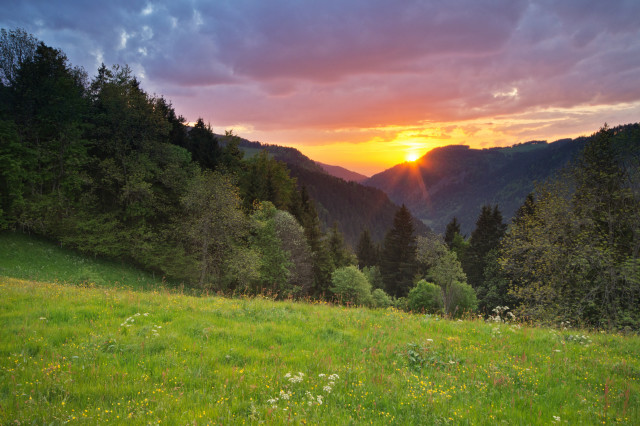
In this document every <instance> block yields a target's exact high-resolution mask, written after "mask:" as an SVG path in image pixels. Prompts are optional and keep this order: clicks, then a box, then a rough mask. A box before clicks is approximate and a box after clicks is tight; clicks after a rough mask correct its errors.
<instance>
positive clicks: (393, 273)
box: [380, 205, 416, 297]
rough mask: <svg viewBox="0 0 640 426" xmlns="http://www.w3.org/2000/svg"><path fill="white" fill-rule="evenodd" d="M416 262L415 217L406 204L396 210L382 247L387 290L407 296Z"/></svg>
mask: <svg viewBox="0 0 640 426" xmlns="http://www.w3.org/2000/svg"><path fill="white" fill-rule="evenodd" d="M415 263H416V236H415V234H414V227H413V218H412V217H411V214H410V213H409V210H408V209H407V208H406V206H404V205H403V206H402V207H401V208H400V209H398V211H397V212H396V215H395V217H394V219H393V227H392V228H391V229H390V230H389V232H388V233H387V236H386V237H385V239H384V245H383V248H382V256H381V263H380V269H381V272H382V278H383V280H384V283H385V287H386V289H387V292H388V293H389V294H391V295H393V296H395V297H401V296H406V295H407V294H408V292H409V289H410V288H411V284H412V280H413V275H414V272H415Z"/></svg>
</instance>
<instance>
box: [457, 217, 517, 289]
mask: <svg viewBox="0 0 640 426" xmlns="http://www.w3.org/2000/svg"><path fill="white" fill-rule="evenodd" d="M506 229H507V226H506V225H505V224H504V223H503V221H502V213H500V210H499V209H498V206H497V205H495V206H493V207H491V206H489V205H485V206H482V211H481V212H480V216H479V217H478V220H477V221H476V229H474V231H473V232H472V233H471V238H470V240H469V248H468V249H467V251H466V253H465V256H464V259H463V262H462V266H463V268H464V272H465V273H466V274H467V279H468V282H469V284H471V286H472V287H473V288H477V287H479V286H481V285H482V284H483V274H484V268H485V267H486V265H487V259H486V258H487V255H488V254H489V252H490V251H491V250H494V249H496V248H498V244H499V243H500V240H501V239H502V237H503V236H504V233H505V231H506Z"/></svg>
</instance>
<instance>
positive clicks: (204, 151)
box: [186, 118, 222, 170]
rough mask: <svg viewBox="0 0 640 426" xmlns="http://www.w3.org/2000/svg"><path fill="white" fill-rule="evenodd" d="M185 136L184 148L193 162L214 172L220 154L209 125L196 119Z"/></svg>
mask: <svg viewBox="0 0 640 426" xmlns="http://www.w3.org/2000/svg"><path fill="white" fill-rule="evenodd" d="M187 135H188V136H187V141H186V142H187V146H186V148H187V149H188V150H189V152H191V155H192V157H193V160H194V161H196V162H197V163H198V164H200V166H201V167H202V168H205V169H210V170H215V169H216V166H217V165H218V162H219V161H220V157H221V155H222V153H221V150H220V147H219V146H218V139H217V138H216V136H215V135H214V134H213V131H212V130H211V125H209V124H204V120H203V119H202V118H198V121H196V124H195V125H194V126H193V127H192V128H191V129H190V130H189V132H188V134H187Z"/></svg>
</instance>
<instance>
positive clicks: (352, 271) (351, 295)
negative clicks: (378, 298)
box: [330, 265, 371, 305]
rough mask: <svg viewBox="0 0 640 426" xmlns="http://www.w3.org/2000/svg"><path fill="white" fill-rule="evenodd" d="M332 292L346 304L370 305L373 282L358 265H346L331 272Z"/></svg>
mask: <svg viewBox="0 0 640 426" xmlns="http://www.w3.org/2000/svg"><path fill="white" fill-rule="evenodd" d="M331 283H332V284H333V287H331V289H330V290H331V292H332V293H333V294H335V295H336V297H337V298H338V299H339V300H340V301H341V302H342V303H346V304H356V305H368V304H370V303H371V284H369V281H367V278H366V277H365V276H364V274H363V273H362V272H360V270H359V269H358V268H357V267H356V266H353V265H351V266H344V267H342V268H338V269H336V270H335V271H334V272H333V274H331Z"/></svg>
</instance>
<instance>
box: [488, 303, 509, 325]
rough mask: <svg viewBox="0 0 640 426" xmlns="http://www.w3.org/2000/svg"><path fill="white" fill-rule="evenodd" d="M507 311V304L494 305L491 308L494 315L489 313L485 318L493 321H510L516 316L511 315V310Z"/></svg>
mask: <svg viewBox="0 0 640 426" xmlns="http://www.w3.org/2000/svg"><path fill="white" fill-rule="evenodd" d="M507 311H509V307H508V306H496V307H495V308H493V311H492V312H493V313H495V315H489V318H488V319H487V321H493V322H512V321H515V320H516V316H515V315H513V313H512V312H511V311H509V312H507Z"/></svg>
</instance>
